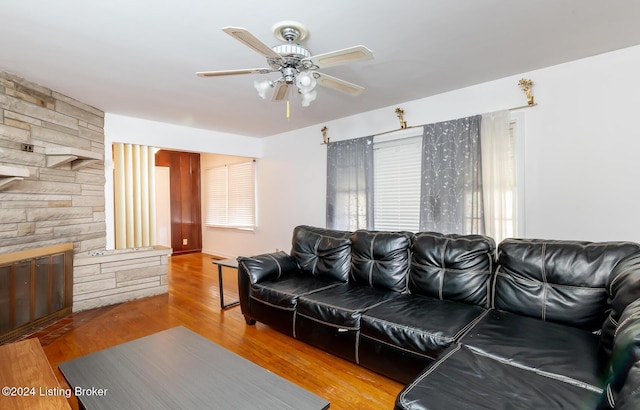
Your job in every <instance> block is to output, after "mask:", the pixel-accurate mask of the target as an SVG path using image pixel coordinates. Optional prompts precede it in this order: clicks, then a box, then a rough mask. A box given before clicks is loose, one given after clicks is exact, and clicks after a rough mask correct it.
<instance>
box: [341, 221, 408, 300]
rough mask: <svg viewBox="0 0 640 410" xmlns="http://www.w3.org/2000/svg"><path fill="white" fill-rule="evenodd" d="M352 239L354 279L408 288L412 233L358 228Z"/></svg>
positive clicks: (360, 282) (401, 289)
mask: <svg viewBox="0 0 640 410" xmlns="http://www.w3.org/2000/svg"><path fill="white" fill-rule="evenodd" d="M351 240H352V245H351V275H350V277H349V281H350V282H352V283H355V284H358V285H364V286H371V287H375V288H380V289H387V290H392V291H395V292H404V291H406V289H407V273H408V272H409V259H410V252H411V250H410V249H411V234H410V233H408V232H382V231H355V232H354V233H353V234H352V235H351Z"/></svg>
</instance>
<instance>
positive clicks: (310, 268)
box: [291, 225, 351, 282]
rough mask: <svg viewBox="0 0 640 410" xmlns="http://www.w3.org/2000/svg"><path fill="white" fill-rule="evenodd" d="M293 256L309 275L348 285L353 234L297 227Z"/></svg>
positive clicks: (294, 232)
mask: <svg viewBox="0 0 640 410" xmlns="http://www.w3.org/2000/svg"><path fill="white" fill-rule="evenodd" d="M291 256H293V258H294V259H295V260H296V262H297V263H298V265H299V266H300V269H301V270H303V271H305V272H309V273H311V274H312V275H319V276H328V277H332V278H335V279H337V280H340V281H343V282H346V281H347V280H348V279H349V269H350V266H351V232H347V231H337V230H332V229H324V228H316V227H312V226H307V225H301V226H297V227H295V228H294V229H293V240H292V247H291Z"/></svg>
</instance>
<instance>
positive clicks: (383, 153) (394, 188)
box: [373, 136, 422, 232]
mask: <svg viewBox="0 0 640 410" xmlns="http://www.w3.org/2000/svg"><path fill="white" fill-rule="evenodd" d="M421 149H422V136H414V137H408V138H403V139H395V140H391V141H381V142H375V141H374V147H373V163H374V167H373V181H374V182H373V192H374V194H373V198H374V202H373V204H374V205H373V209H374V218H373V221H374V229H376V230H380V231H389V230H393V231H396V230H407V231H411V232H418V227H419V224H420V173H421V157H422V155H421Z"/></svg>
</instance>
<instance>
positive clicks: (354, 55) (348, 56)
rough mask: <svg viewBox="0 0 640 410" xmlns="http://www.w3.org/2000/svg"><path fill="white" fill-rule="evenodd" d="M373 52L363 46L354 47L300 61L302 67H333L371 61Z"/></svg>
mask: <svg viewBox="0 0 640 410" xmlns="http://www.w3.org/2000/svg"><path fill="white" fill-rule="evenodd" d="M372 58H373V52H372V51H371V50H369V49H368V48H367V47H365V46H354V47H349V48H345V49H342V50H336V51H331V52H329V53H324V54H318V55H315V56H312V57H309V58H305V59H303V60H302V64H303V65H305V66H306V65H311V66H316V67H318V68H324V67H332V66H335V65H340V64H346V63H352V62H355V61H363V60H371V59H372Z"/></svg>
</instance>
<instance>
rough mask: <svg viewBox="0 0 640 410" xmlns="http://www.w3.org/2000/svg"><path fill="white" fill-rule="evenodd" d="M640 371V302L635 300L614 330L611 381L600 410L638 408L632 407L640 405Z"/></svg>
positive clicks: (607, 386) (606, 387)
mask: <svg viewBox="0 0 640 410" xmlns="http://www.w3.org/2000/svg"><path fill="white" fill-rule="evenodd" d="M639 371H640V299H636V300H634V301H633V302H631V303H630V304H629V305H628V306H627V307H626V308H625V309H624V311H623V312H622V315H620V322H619V323H618V325H617V327H616V330H615V335H614V344H613V353H612V356H611V366H610V370H609V378H608V382H607V385H606V386H605V391H604V393H603V398H602V400H601V406H600V408H605V409H607V408H615V409H618V408H634V409H636V408H639V407H634V406H631V404H630V403H632V402H633V403H635V404H638V403H640V397H639V396H638V394H637V391H638V390H639V389H640V377H639V376H640V374H639ZM629 406H631V407H629Z"/></svg>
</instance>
